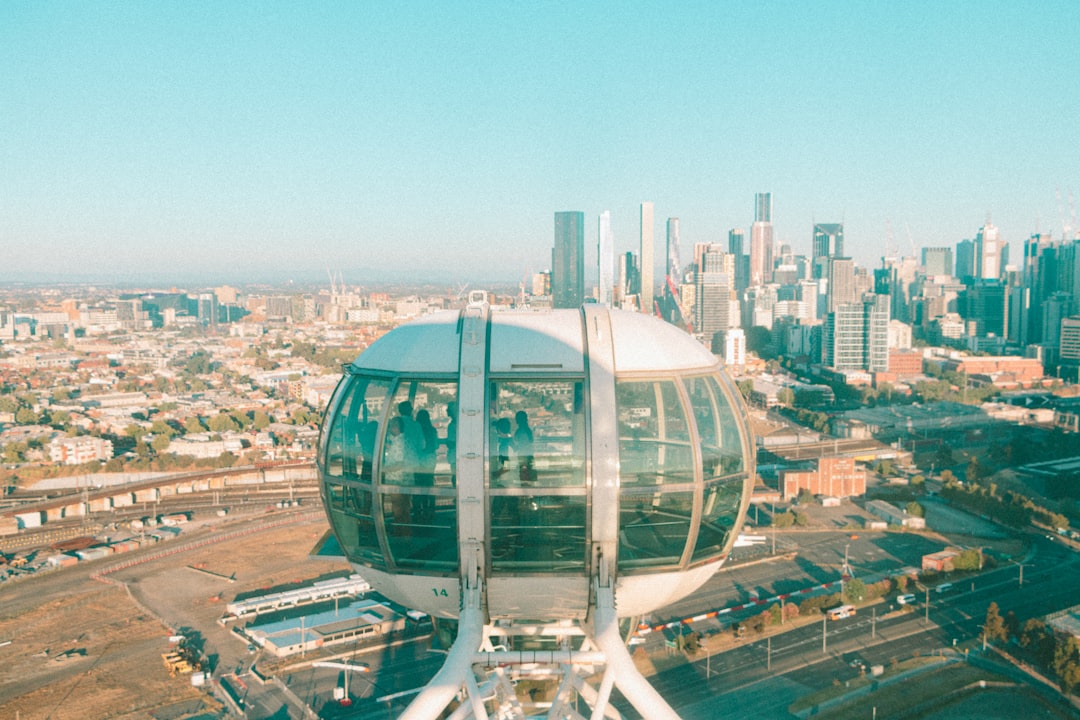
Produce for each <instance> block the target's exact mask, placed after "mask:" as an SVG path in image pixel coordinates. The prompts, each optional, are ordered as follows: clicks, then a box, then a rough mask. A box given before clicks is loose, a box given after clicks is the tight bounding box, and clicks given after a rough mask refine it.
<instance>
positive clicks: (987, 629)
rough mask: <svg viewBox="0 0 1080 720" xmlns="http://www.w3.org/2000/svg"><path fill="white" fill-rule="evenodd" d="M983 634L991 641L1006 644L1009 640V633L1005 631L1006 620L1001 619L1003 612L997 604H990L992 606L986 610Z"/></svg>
mask: <svg viewBox="0 0 1080 720" xmlns="http://www.w3.org/2000/svg"><path fill="white" fill-rule="evenodd" d="M983 634H984V636H985V637H986V639H987V640H990V641H995V640H996V641H997V642H1005V641H1006V640H1008V639H1009V633H1008V631H1007V630H1006V629H1005V618H1003V617H1001V611H1000V610H999V609H998V604H997V603H996V602H992V603H990V606H989V607H988V608H986V621H985V622H984V623H983Z"/></svg>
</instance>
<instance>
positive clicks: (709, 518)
mask: <svg viewBox="0 0 1080 720" xmlns="http://www.w3.org/2000/svg"><path fill="white" fill-rule="evenodd" d="M745 481H746V475H745V474H744V473H739V474H737V475H735V476H729V477H726V478H719V479H716V480H712V481H706V482H705V502H704V505H703V507H702V511H701V526H700V527H699V528H698V536H697V542H696V543H695V544H694V556H693V558H692V561H693V562H698V561H701V560H711V559H713V558H716V557H719V556H720V555H722V554H723V551H724V546H725V544H726V543H727V541H728V537H730V535H731V532H732V530H733V529H734V527H735V520H736V518H737V517H738V515H739V506H740V504H741V503H742V491H743V484H744V483H745Z"/></svg>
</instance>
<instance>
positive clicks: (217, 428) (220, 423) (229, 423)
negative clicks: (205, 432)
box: [206, 413, 240, 433]
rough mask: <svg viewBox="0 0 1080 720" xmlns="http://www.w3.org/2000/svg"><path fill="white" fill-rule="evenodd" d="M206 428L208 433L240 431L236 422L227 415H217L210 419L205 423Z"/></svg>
mask: <svg viewBox="0 0 1080 720" xmlns="http://www.w3.org/2000/svg"><path fill="white" fill-rule="evenodd" d="M206 427H207V428H208V429H209V430H210V432H215V433H223V432H236V431H237V430H239V429H240V426H239V425H238V424H237V422H236V420H235V419H234V418H233V417H232V416H231V415H229V414H228V413H218V414H217V415H215V416H214V417H212V418H210V420H209V421H207V423H206Z"/></svg>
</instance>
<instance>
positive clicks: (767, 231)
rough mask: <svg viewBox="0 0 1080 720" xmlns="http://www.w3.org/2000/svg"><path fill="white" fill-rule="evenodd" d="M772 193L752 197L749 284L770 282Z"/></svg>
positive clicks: (771, 263) (771, 265)
mask: <svg viewBox="0 0 1080 720" xmlns="http://www.w3.org/2000/svg"><path fill="white" fill-rule="evenodd" d="M772 269H773V226H772V193H757V194H756V195H754V224H753V226H751V228H750V284H751V285H763V284H765V283H767V282H772Z"/></svg>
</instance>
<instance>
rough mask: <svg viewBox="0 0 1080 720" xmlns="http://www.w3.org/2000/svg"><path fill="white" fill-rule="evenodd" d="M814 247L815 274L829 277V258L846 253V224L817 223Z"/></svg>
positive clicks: (812, 256)
mask: <svg viewBox="0 0 1080 720" xmlns="http://www.w3.org/2000/svg"><path fill="white" fill-rule="evenodd" d="M812 247H813V253H812V254H811V256H810V258H811V261H812V262H813V276H814V277H815V278H823V277H828V274H827V273H828V266H829V258H834V257H843V255H844V224H843V223H815V224H814V237H813V240H812Z"/></svg>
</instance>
